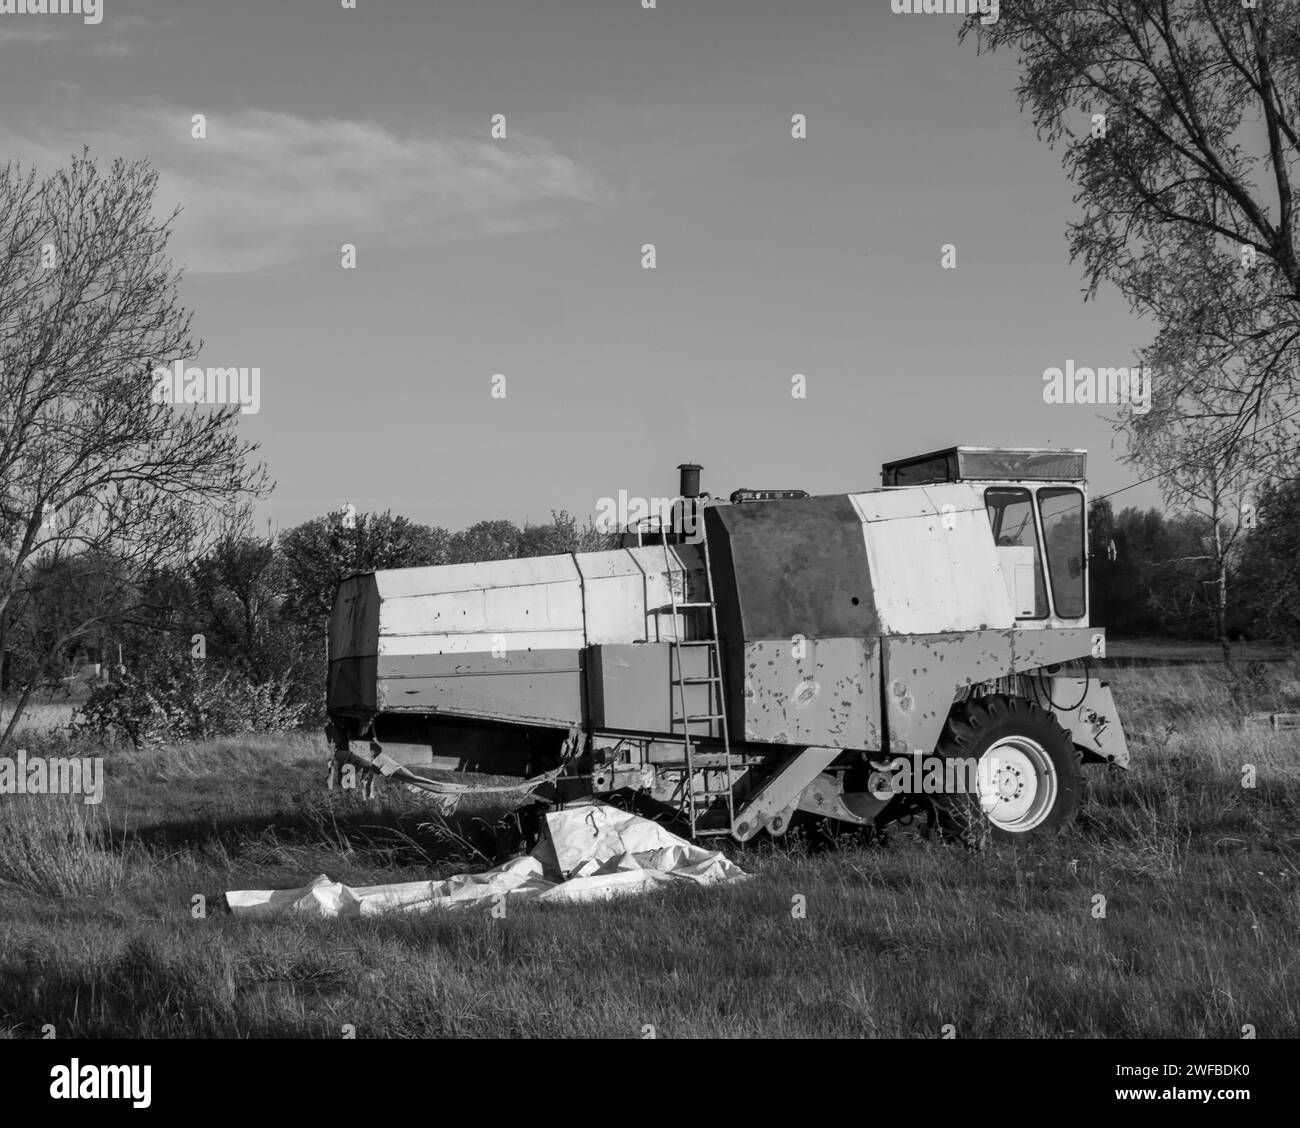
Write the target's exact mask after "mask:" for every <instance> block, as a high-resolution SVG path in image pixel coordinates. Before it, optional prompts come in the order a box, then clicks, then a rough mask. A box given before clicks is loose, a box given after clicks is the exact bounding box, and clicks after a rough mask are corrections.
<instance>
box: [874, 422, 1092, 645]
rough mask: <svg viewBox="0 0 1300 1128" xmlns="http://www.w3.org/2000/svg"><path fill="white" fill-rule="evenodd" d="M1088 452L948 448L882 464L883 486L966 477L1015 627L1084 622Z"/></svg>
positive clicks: (958, 479)
mask: <svg viewBox="0 0 1300 1128" xmlns="http://www.w3.org/2000/svg"><path fill="white" fill-rule="evenodd" d="M1086 465H1087V451H1083V450H1042V449H1035V448H1032V447H972V446H959V447H949V448H948V449H947V450H940V451H934V452H932V453H930V454H923V455H920V456H919V457H916V458H907V459H902V460H900V461H898V462H887V463H886V464H885V466H884V468H883V470H882V473H881V477H882V479H883V484H884V486H885V487H886V488H889V489H898V488H906V487H909V486H923V485H930V484H932V483H937V482H969V483H971V484H972V485H973V486H975V487H976V488H977V489H979V490H980V491H981V492H982V494H983V498H984V506H985V509H986V510H987V512H988V516H989V524H990V526H991V528H992V534H993V541H994V544H995V546H996V548H997V555H998V561H999V564H1000V565H1001V568H1002V576H1003V579H1004V581H1005V583H1006V586H1007V590H1008V592H1009V594H1010V595H1011V598H1012V601H1013V603H1014V604H1015V610H1016V623H1017V625H1018V626H1021V627H1033V626H1041V627H1053V626H1078V625H1080V624H1082V625H1086V624H1087V621H1088V581H1087V573H1086V569H1087V561H1088V527H1087V506H1086V504H1085V500H1084V489H1085V478H1084V471H1085V468H1086Z"/></svg>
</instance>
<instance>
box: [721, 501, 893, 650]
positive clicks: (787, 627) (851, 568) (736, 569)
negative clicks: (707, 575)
mask: <svg viewBox="0 0 1300 1128" xmlns="http://www.w3.org/2000/svg"><path fill="white" fill-rule="evenodd" d="M704 520H705V523H706V526H707V528H708V533H709V538H710V539H709V545H710V552H711V555H712V560H713V572H714V581H715V584H716V587H717V590H718V603H719V608H718V610H719V617H720V620H721V621H722V623H723V624H724V625H723V629H724V631H726V632H728V633H729V634H730V636H731V637H732V638H741V637H743V638H744V639H746V640H758V639H771V638H790V637H791V636H793V635H796V634H803V635H808V636H810V637H816V638H850V637H858V638H866V637H869V636H871V635H875V634H878V633H879V627H878V624H877V622H876V616H875V612H874V605H873V602H872V596H871V588H872V583H873V573H871V572H870V571H869V569H868V565H867V553H866V545H865V544H864V541H863V536H862V521H861V519H860V518H859V516H858V514H857V511H856V510H855V509H854V507H853V504H852V501H851V499H850V498H849V497H848V496H847V495H844V494H835V495H831V496H827V497H810V498H797V499H791V500H786V501H756V502H746V503H745V504H743V505H719V506H709V507H707V508H706V509H705V510H704ZM894 566H895V567H896V566H897V562H894Z"/></svg>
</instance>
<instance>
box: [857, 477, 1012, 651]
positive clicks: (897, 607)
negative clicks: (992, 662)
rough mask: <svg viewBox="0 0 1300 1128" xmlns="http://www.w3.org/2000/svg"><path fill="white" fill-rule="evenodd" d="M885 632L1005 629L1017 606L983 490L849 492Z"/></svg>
mask: <svg viewBox="0 0 1300 1128" xmlns="http://www.w3.org/2000/svg"><path fill="white" fill-rule="evenodd" d="M851 500H852V501H853V504H854V506H855V507H856V509H857V512H858V513H859V515H860V516H861V519H862V522H863V535H864V537H865V539H866V555H867V559H868V561H869V565H870V568H871V577H872V587H873V591H874V596H875V609H876V614H877V616H878V617H879V620H880V631H881V633H882V634H891V635H916V634H939V633H943V632H947V631H983V630H996V629H999V628H1010V627H1012V626H1014V624H1015V621H1016V620H1015V610H1014V608H1013V607H1012V604H1011V600H1010V598H1009V596H1008V595H1007V589H1006V586H1005V582H1004V580H1003V577H1002V570H1001V567H1000V566H999V562H998V556H997V551H996V547H995V546H994V544H993V533H992V530H991V528H990V527H989V520H988V515H987V512H986V511H985V508H984V502H983V499H982V496H981V495H980V492H979V491H978V490H977V489H975V488H974V487H972V486H968V485H960V484H958V485H935V486H925V487H916V488H913V489H907V490H884V491H881V492H878V493H866V494H854V495H852V498H851Z"/></svg>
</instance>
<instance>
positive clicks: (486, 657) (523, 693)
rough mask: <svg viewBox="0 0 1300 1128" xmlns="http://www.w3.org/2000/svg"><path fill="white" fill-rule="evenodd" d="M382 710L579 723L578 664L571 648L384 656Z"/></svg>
mask: <svg viewBox="0 0 1300 1128" xmlns="http://www.w3.org/2000/svg"><path fill="white" fill-rule="evenodd" d="M378 684H379V694H378V697H379V700H378V705H379V708H380V710H381V711H384V712H413V713H444V714H448V715H451V716H459V717H484V718H488V719H492V720H500V721H507V722H512V723H516V724H539V725H554V726H556V727H561V726H563V727H567V726H569V725H577V724H581V723H582V664H581V660H580V652H579V651H578V650H577V649H570V650H545V651H533V652H531V653H529V652H528V651H512V652H508V653H506V654H505V655H504V656H503V657H500V658H498V657H494V656H493V655H492V654H490V653H488V654H441V655H439V654H422V655H397V656H383V657H381V658H380V661H379V668H378Z"/></svg>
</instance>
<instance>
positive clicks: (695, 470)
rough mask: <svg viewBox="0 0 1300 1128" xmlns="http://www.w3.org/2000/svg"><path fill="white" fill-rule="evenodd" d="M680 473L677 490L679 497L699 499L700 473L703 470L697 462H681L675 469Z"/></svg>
mask: <svg viewBox="0 0 1300 1128" xmlns="http://www.w3.org/2000/svg"><path fill="white" fill-rule="evenodd" d="M677 469H678V470H680V471H681V473H682V479H681V487H680V489H679V490H678V496H679V497H699V496H700V471H701V470H703V469H704V467H703V466H701V465H700V464H699V463H697V462H683V463H682V464H681V465H680V466H678V467H677Z"/></svg>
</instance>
